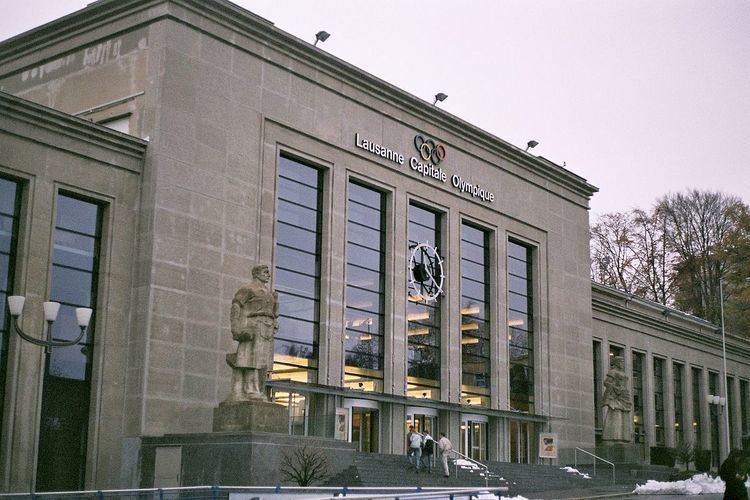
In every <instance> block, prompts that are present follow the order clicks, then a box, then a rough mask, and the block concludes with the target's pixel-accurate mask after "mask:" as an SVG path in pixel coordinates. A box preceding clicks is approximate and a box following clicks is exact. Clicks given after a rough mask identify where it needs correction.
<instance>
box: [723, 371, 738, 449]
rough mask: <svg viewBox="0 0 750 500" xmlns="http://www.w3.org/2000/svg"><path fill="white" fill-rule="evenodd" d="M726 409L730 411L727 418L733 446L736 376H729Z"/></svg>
mask: <svg viewBox="0 0 750 500" xmlns="http://www.w3.org/2000/svg"><path fill="white" fill-rule="evenodd" d="M724 411H728V412H729V413H727V419H728V420H729V448H730V449H731V448H732V440H733V439H734V420H735V416H734V377H727V406H726V408H725V409H724Z"/></svg>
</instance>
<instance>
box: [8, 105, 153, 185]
mask: <svg viewBox="0 0 750 500" xmlns="http://www.w3.org/2000/svg"><path fill="white" fill-rule="evenodd" d="M14 121H15V122H16V123H15V124H14V123H12V122H14ZM19 121H20V122H23V123H26V124H28V125H30V126H31V127H33V129H36V130H40V129H41V130H47V131H50V132H52V133H53V134H54V137H61V138H67V139H72V140H74V141H76V142H79V143H85V144H89V145H93V146H96V147H98V148H104V149H106V150H108V151H110V152H113V153H116V154H120V155H124V156H125V157H129V158H131V159H134V160H136V161H135V162H132V161H127V162H126V161H122V162H119V163H118V164H117V166H119V167H122V168H126V169H128V170H133V171H136V172H140V170H141V169H140V168H133V167H132V166H131V165H134V164H139V163H141V162H142V160H143V158H144V157H145V154H146V147H147V146H148V142H147V141H144V140H142V139H139V138H137V137H133V136H131V135H128V134H123V133H122V132H117V131H115V130H112V129H109V128H107V127H104V126H102V125H97V124H96V123H92V122H89V121H87V120H84V119H81V118H76V117H74V116H72V115H69V114H67V113H63V112H61V111H57V110H55V109H52V108H48V107H46V106H42V105H40V104H36V103H33V102H31V101H27V100H25V99H21V98H20V97H15V96H13V95H10V94H6V93H5V92H0V130H2V131H4V132H6V133H10V134H15V135H24V136H25V137H27V138H29V139H32V140H39V141H40V142H44V143H45V144H47V145H49V146H52V147H57V146H56V145H55V144H51V143H49V142H48V140H47V139H46V138H45V139H43V138H41V137H32V136H28V135H26V134H23V133H22V132H21V131H20V127H19V125H18V122H19ZM27 130H31V129H27ZM86 151H87V152H88V153H87V154H89V155H94V154H95V153H94V150H93V149H92V148H88V149H86ZM100 151H101V150H100ZM104 156H106V155H104ZM109 156H111V155H109ZM95 159H98V160H100V161H105V162H107V163H111V158H104V157H102V158H95Z"/></svg>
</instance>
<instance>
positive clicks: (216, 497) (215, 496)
mask: <svg viewBox="0 0 750 500" xmlns="http://www.w3.org/2000/svg"><path fill="white" fill-rule="evenodd" d="M505 490H507V488H493V489H492V491H491V490H490V489H489V488H486V489H481V488H436V487H432V488H431V487H420V486H418V487H416V488H414V487H411V488H404V487H385V488H384V487H354V488H348V487H327V488H326V487H320V486H312V487H298V486H284V487H282V486H275V487H274V486H267V487H264V486H185V487H173V488H140V489H120V490H85V491H57V492H32V493H0V499H5V500H9V499H13V500H52V499H54V500H58V499H68V500H73V499H86V500H113V499H139V500H170V499H175V500H185V499H192V500H198V499H200V500H231V499H233V498H234V499H237V500H246V499H247V500H249V499H255V498H257V499H259V500H272V499H274V498H284V499H288V498H289V497H291V496H297V495H298V496H300V498H304V499H305V500H341V498H342V497H347V498H355V499H358V500H360V499H361V500H364V499H374V500H388V499H394V500H433V499H435V500H438V499H440V500H472V499H474V498H477V497H479V496H485V495H487V494H491V495H494V496H495V497H497V498H500V497H501V495H502V493H503V492H504V491H505Z"/></svg>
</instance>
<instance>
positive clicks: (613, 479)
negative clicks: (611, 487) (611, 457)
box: [573, 447, 617, 484]
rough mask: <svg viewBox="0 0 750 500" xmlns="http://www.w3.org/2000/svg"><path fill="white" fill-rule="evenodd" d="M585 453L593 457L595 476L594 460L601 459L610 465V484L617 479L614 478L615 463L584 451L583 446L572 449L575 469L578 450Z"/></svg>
mask: <svg viewBox="0 0 750 500" xmlns="http://www.w3.org/2000/svg"><path fill="white" fill-rule="evenodd" d="M579 451H580V452H581V453H585V454H586V455H589V456H592V457H594V475H595V476H596V461H597V460H601V461H602V462H604V463H606V464H609V465H611V466H612V484H615V483H616V482H617V481H616V480H615V464H613V463H612V462H610V461H608V460H604V459H603V458H602V457H598V456H596V455H594V454H593V453H591V452H590V451H586V450H584V449H583V448H578V447H576V449H575V451H573V465H574V466H575V468H576V469H578V452H579Z"/></svg>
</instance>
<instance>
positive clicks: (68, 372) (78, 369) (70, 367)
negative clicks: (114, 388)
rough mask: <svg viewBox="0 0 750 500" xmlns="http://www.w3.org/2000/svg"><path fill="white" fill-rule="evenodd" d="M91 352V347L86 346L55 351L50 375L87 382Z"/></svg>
mask: <svg viewBox="0 0 750 500" xmlns="http://www.w3.org/2000/svg"><path fill="white" fill-rule="evenodd" d="M89 350H90V347H89V346H85V345H76V346H74V347H63V348H59V349H53V350H52V355H51V357H50V360H49V374H50V375H52V376H53V377H61V378H65V379H72V380H86V378H87V377H86V368H87V363H88V357H87V356H86V353H87V352H88V351H89ZM85 403H86V404H87V403H88V402H85Z"/></svg>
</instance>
